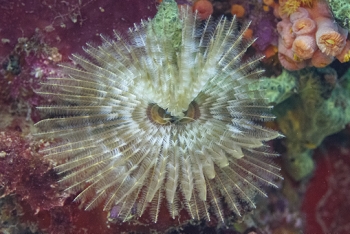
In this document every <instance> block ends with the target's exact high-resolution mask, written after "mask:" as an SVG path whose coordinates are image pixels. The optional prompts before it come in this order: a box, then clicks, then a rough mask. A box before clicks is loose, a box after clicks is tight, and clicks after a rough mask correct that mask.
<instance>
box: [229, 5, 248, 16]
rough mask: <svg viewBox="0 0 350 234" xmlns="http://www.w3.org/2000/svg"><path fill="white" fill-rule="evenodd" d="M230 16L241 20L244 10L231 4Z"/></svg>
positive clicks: (240, 6)
mask: <svg viewBox="0 0 350 234" xmlns="http://www.w3.org/2000/svg"><path fill="white" fill-rule="evenodd" d="M231 14H232V15H236V17H238V18H242V17H243V16H244V14H245V9H244V7H243V6H242V5H238V4H233V5H232V6H231Z"/></svg>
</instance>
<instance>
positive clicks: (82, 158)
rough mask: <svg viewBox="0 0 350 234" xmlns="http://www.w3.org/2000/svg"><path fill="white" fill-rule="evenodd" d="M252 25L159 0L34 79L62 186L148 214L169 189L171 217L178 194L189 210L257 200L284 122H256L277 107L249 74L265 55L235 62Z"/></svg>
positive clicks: (274, 174) (197, 212) (271, 175)
mask: <svg viewBox="0 0 350 234" xmlns="http://www.w3.org/2000/svg"><path fill="white" fill-rule="evenodd" d="M248 26H249V25H243V26H242V30H241V31H238V30H237V25H236V21H235V20H234V19H233V20H231V21H230V20H227V19H226V18H220V19H218V20H212V19H208V20H207V21H206V22H204V23H203V22H200V21H199V20H198V19H197V15H196V14H193V13H192V12H191V10H190V9H189V8H181V9H180V12H178V8H177V5H176V3H175V2H174V1H169V0H168V1H163V3H162V4H161V5H160V8H159V10H158V13H157V15H156V16H155V18H154V19H153V20H152V21H147V22H144V21H142V22H141V24H140V25H135V27H134V28H133V29H130V30H129V34H128V36H127V37H126V38H122V37H121V36H120V34H118V33H115V39H114V40H112V39H109V38H107V37H105V36H101V38H102V40H103V44H102V45H101V46H98V47H94V46H92V45H89V44H87V47H86V48H84V50H85V52H86V53H87V54H88V55H89V58H85V57H82V56H79V55H72V58H71V59H72V60H73V61H74V63H75V64H76V65H70V64H67V65H64V64H62V65H60V67H61V69H62V71H63V72H64V74H66V76H65V77H64V78H49V79H48V81H47V82H45V83H44V84H42V88H41V90H40V91H39V93H40V94H42V95H45V96H48V97H49V98H51V99H53V100H55V102H56V105H54V106H43V107H39V109H40V110H41V111H43V112H47V113H49V114H50V116H51V118H48V119H44V120H42V121H40V122H39V123H37V124H36V125H37V126H38V127H39V129H40V131H39V133H38V135H39V136H40V137H55V138H61V139H65V141H63V142H61V143H60V144H58V145H54V146H50V147H48V148H46V149H45V150H44V152H45V154H46V155H47V157H48V158H50V159H53V160H55V161H56V162H57V164H58V165H57V166H56V169H57V171H58V172H59V174H61V175H62V179H61V180H60V182H61V183H62V185H63V186H64V187H65V188H66V190H67V191H70V192H73V193H75V192H80V193H79V195H78V196H77V197H76V200H79V201H81V202H83V204H85V208H86V209H91V208H93V207H95V206H96V205H98V204H99V203H101V202H105V203H104V207H105V209H106V210H109V209H111V208H112V207H114V206H118V207H119V209H118V211H119V213H118V216H119V218H127V217H128V216H129V215H130V214H131V213H132V214H133V215H136V216H141V215H143V214H144V212H145V210H146V209H147V207H148V209H149V211H150V215H151V217H152V219H153V221H154V222H157V219H158V215H159V209H160V206H161V205H163V204H165V203H164V201H165V202H166V203H167V206H168V210H169V213H170V216H171V217H173V218H174V217H175V216H177V215H178V213H179V207H180V204H184V207H185V208H186V210H187V211H188V213H189V214H190V216H191V217H192V218H193V219H201V218H206V219H210V214H209V211H210V212H213V213H214V214H215V215H216V216H217V217H218V218H219V219H220V220H222V221H224V214H223V204H226V206H227V208H228V209H230V210H231V211H232V212H233V213H234V214H235V215H237V216H241V215H242V214H243V213H244V212H245V211H246V210H250V209H252V208H254V207H255V204H254V202H253V199H254V196H255V195H256V194H261V195H263V196H266V194H265V193H264V191H263V190H262V188H261V187H262V185H264V184H265V185H271V186H276V185H275V184H274V182H273V181H274V180H275V179H276V178H281V176H280V175H279V168H278V167H276V166H275V165H273V163H271V159H270V157H273V156H276V155H277V154H275V153H273V152H271V151H270V150H269V149H268V147H267V146H265V145H264V144H263V142H264V141H267V140H270V139H274V138H276V137H278V136H279V133H277V132H275V131H273V130H270V129H266V128H264V127H262V126H260V125H258V124H256V123H255V122H253V121H254V120H258V121H263V120H271V119H273V116H272V115H271V114H270V113H269V111H270V109H271V108H272V107H271V106H268V105H266V104H265V101H264V99H262V98H261V92H260V91H258V90H250V86H249V85H250V83H252V82H254V78H256V77H258V76H259V75H260V74H261V73H262V70H259V69H256V68H255V67H256V66H257V64H258V63H259V60H260V59H261V58H255V59H251V60H249V61H247V62H245V63H243V62H241V58H242V56H243V55H244V53H245V51H246V49H247V48H248V47H249V46H250V45H251V44H252V41H244V39H243V33H244V31H245V30H246V29H247V27H248ZM223 200H225V202H223Z"/></svg>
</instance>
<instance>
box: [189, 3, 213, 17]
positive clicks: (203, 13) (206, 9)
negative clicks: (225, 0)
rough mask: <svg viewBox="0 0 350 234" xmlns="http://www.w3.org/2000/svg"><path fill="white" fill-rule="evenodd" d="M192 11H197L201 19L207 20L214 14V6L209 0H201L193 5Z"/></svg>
mask: <svg viewBox="0 0 350 234" xmlns="http://www.w3.org/2000/svg"><path fill="white" fill-rule="evenodd" d="M192 10H193V11H194V12H195V11H197V12H198V15H199V17H200V18H201V19H202V20H205V19H208V17H209V16H210V15H211V14H213V5H212V4H211V2H209V1H208V0H199V1H196V2H195V3H194V4H193V7H192Z"/></svg>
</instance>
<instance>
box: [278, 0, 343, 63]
mask: <svg viewBox="0 0 350 234" xmlns="http://www.w3.org/2000/svg"><path fill="white" fill-rule="evenodd" d="M282 2H283V1H282ZM288 2H299V1H290V0H288V1H287V3H288ZM304 5H305V7H302V6H301V5H300V4H299V5H298V4H297V6H298V7H296V9H293V10H292V11H291V12H288V14H287V13H286V12H284V11H283V9H284V7H285V6H286V3H281V4H280V5H278V4H277V5H276V6H275V8H276V9H278V10H276V12H277V13H276V14H277V15H278V17H280V18H282V21H280V22H279V23H278V24H277V30H278V33H279V35H280V40H279V43H278V48H279V49H278V51H279V60H280V62H281V64H282V66H283V67H284V68H286V69H288V70H299V69H301V68H304V67H307V66H314V67H325V66H327V65H329V64H330V63H331V62H332V61H333V60H334V58H337V59H338V60H339V61H340V62H347V61H348V57H349V56H348V54H349V52H350V46H349V45H347V43H348V40H347V35H348V31H347V30H346V29H343V28H341V27H340V26H339V25H337V24H336V23H335V22H334V18H333V17H332V15H331V12H330V10H329V7H328V5H327V4H326V3H324V2H319V1H315V2H313V3H310V4H306V3H305V4H304ZM288 9H291V8H289V7H288Z"/></svg>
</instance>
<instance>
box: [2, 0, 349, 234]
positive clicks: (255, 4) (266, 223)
mask: <svg viewBox="0 0 350 234" xmlns="http://www.w3.org/2000/svg"><path fill="white" fill-rule="evenodd" d="M178 2H179V4H193V2H190V1H178ZM209 2H210V4H211V6H212V11H213V15H214V16H218V15H222V14H223V15H226V16H230V17H232V13H231V12H234V13H235V14H237V15H238V14H240V17H239V19H240V20H242V21H243V20H252V23H251V27H250V29H251V31H250V33H247V35H246V36H247V37H256V36H259V39H258V40H257V41H256V43H255V44H254V45H253V47H252V48H251V49H249V50H248V54H253V55H254V54H256V53H262V54H264V55H265V56H266V59H265V60H264V61H263V64H262V65H263V67H264V68H265V69H266V70H267V71H266V74H265V75H266V77H267V78H270V77H279V76H280V75H281V74H282V66H281V64H280V63H279V60H278V54H277V52H278V37H279V34H278V32H277V26H276V25H277V23H278V22H279V21H280V19H278V18H276V16H275V15H274V14H273V11H274V9H275V7H274V6H276V4H278V3H279V2H278V1H265V0H264V1H258V0H256V1H255V0H254V1H243V0H230V1H224V0H217V1H209ZM329 2H336V1H335V0H332V1H329ZM339 2H340V1H339ZM157 4H158V2H156V1H153V0H147V1H137V0H125V1H118V4H115V1H111V0H103V1H94V0H91V1H89V0H86V1H84V0H67V1H54V0H47V1H40V2H39V1H31V0H29V1H3V2H1V6H0V40H1V43H0V62H1V70H0V87H1V89H0V94H1V96H0V106H1V109H0V118H1V121H0V195H1V198H0V216H1V217H0V220H1V222H0V229H1V232H4V233H84V231H85V232H87V233H121V232H126V233H128V232H132V231H133V232H139V233H149V232H151V231H153V232H160V233H164V232H166V233H276V234H277V233H300V232H304V233H349V232H350V227H349V225H348V222H347V221H348V220H349V219H350V217H349V214H348V212H347V211H348V210H349V207H350V204H349V199H348V193H349V188H350V186H349V176H348V175H349V171H350V153H349V152H350V151H349V149H350V144H349V142H350V130H349V128H348V127H347V126H346V127H345V129H343V130H341V129H338V130H337V132H338V131H340V130H341V132H338V133H337V134H335V135H332V136H324V137H326V138H325V140H324V141H323V142H322V143H319V144H320V145H317V146H318V148H316V147H317V146H314V145H313V144H304V145H306V146H307V154H306V158H307V159H312V163H315V164H314V165H315V169H314V171H308V173H307V174H308V176H307V177H306V178H302V179H301V180H300V181H295V180H294V179H293V177H292V176H291V175H289V174H288V173H287V171H288V170H287V169H286V165H285V164H284V162H282V161H279V160H277V161H276V163H279V164H280V165H281V166H282V172H283V173H284V177H285V180H284V181H283V182H281V184H280V185H279V187H280V189H270V190H268V199H267V200H261V201H258V204H257V207H258V209H257V210H256V211H255V212H254V213H252V214H249V215H247V216H246V217H245V221H244V222H243V223H239V224H237V223H234V222H230V221H228V222H226V223H225V225H218V223H217V222H216V220H213V221H211V222H193V221H191V220H190V217H188V216H186V215H181V217H180V218H179V219H176V220H173V219H166V218H164V217H167V216H162V215H160V220H159V221H158V223H157V224H156V225H155V224H152V223H150V221H149V219H148V218H147V217H146V218H145V219H140V220H137V222H134V223H129V222H125V223H122V222H121V221H119V220H113V221H111V220H108V219H107V218H106V217H107V215H108V213H107V212H103V211H102V207H98V208H96V209H94V210H92V211H83V210H81V209H80V208H79V204H78V203H74V202H72V200H73V199H74V196H73V195H69V194H67V193H65V192H63V191H62V189H60V188H59V186H58V184H57V180H58V178H59V177H58V176H57V174H56V172H55V171H54V170H53V169H52V167H53V165H52V164H50V162H48V161H46V159H44V158H43V155H42V154H41V153H39V151H40V149H43V148H44V147H45V146H47V145H49V144H51V143H52V142H51V139H47V140H45V141H38V140H35V139H34V138H33V137H32V135H31V133H32V132H34V131H35V130H34V129H33V124H34V122H37V121H38V120H40V119H41V116H40V114H39V113H38V112H37V110H36V108H35V107H36V106H38V105H42V103H43V102H44V101H46V100H43V98H42V97H40V96H39V95H37V94H36V93H35V92H34V90H36V89H37V88H38V87H40V82H41V81H43V80H45V79H46V78H47V77H49V76H51V75H53V74H55V75H60V74H57V72H58V71H57V70H56V69H55V68H56V65H57V64H58V63H59V62H62V61H68V56H69V55H70V54H72V53H82V46H84V45H85V43H86V42H92V43H98V41H99V39H98V38H99V34H100V33H103V34H105V35H111V32H112V30H113V29H118V31H126V30H127V29H128V28H129V27H132V26H133V24H134V23H135V22H140V20H141V19H145V18H147V17H153V16H154V15H155V13H156V6H157ZM234 5H238V6H241V7H242V8H243V10H244V11H243V12H242V8H241V7H237V6H235V7H233V6H234ZM342 18H344V17H343V16H339V17H338V16H337V17H336V19H337V20H341V19H342ZM343 20H346V18H344V19H343ZM346 25H348V24H347V23H346V22H344V23H343V26H346ZM330 67H331V68H334V69H335V70H336V72H337V76H336V78H334V76H331V77H329V76H326V78H329V79H326V81H327V82H325V83H323V84H322V85H323V86H322V87H324V88H327V87H328V88H329V87H331V88H329V90H326V91H324V93H323V96H322V99H324V100H328V101H327V103H328V105H330V106H332V105H333V104H334V103H336V104H340V105H343V107H344V108H343V109H342V110H344V111H342V110H341V111H340V112H339V113H340V114H342V113H343V112H345V109H346V107H347V104H346V103H344V102H338V101H335V102H333V101H330V97H331V96H332V95H330V94H331V93H332V90H333V88H334V87H335V84H337V87H338V86H339V85H338V84H339V80H340V78H341V77H345V76H347V77H348V76H349V73H346V71H347V69H348V68H349V64H348V63H344V64H340V63H339V62H337V61H335V62H333V63H332V64H330ZM346 74H348V75H346ZM285 77H289V76H285ZM310 80H312V79H310ZM272 83H274V82H272ZM274 84H276V86H274V85H270V83H269V84H267V85H268V87H270V88H271V89H272V90H274V92H271V96H274V95H276V92H275V90H278V92H281V93H282V94H283V95H279V99H278V100H277V101H276V103H281V102H282V101H284V100H287V99H288V98H289V97H290V95H291V94H294V93H295V91H296V89H295V88H296V87H298V86H295V84H296V83H295V82H294V83H293V81H288V82H282V83H279V82H275V83H274ZM264 85H266V84H264ZM313 87H314V86H311V88H313ZM340 88H342V89H344V91H346V90H348V89H349V87H344V86H340ZM337 89H338V88H337ZM337 92H338V91H337ZM340 93H341V92H340ZM344 93H346V92H344ZM295 108H296V109H298V108H300V107H295ZM282 109H283V108H282ZM283 113H290V114H289V115H286V116H289V117H290V116H292V117H293V116H296V115H293V113H295V112H293V111H292V110H290V109H287V110H286V111H285V112H283ZM303 117H305V116H303ZM311 118H312V117H311ZM286 119H287V120H288V121H290V120H293V121H291V123H292V125H291V126H296V125H297V123H299V122H300V119H298V118H286ZM335 119H336V118H335ZM327 120H328V118H327V119H325V121H327ZM311 122H312V121H311ZM284 123H286V122H284ZM269 125H270V126H273V127H275V128H276V129H279V130H281V129H280V128H279V126H278V124H276V123H269ZM294 129H295V128H294ZM308 130H309V131H310V132H312V133H315V131H314V130H315V129H308ZM284 134H285V135H287V134H286V133H284ZM287 139H288V138H286V139H285V140H277V141H275V142H272V143H271V145H272V146H273V147H274V149H275V150H277V151H278V152H280V153H282V157H283V159H288V155H287V154H286V151H287V150H286V148H285V145H286V140H287ZM298 140H302V139H299V138H298ZM287 143H288V142H287ZM303 143H305V142H303ZM306 143H309V142H306ZM315 148H316V149H315ZM303 159H305V158H303ZM288 165H289V164H287V166H288ZM161 212H164V214H166V213H167V210H166V209H165V208H164V210H162V211H161ZM161 214H162V213H161Z"/></svg>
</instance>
